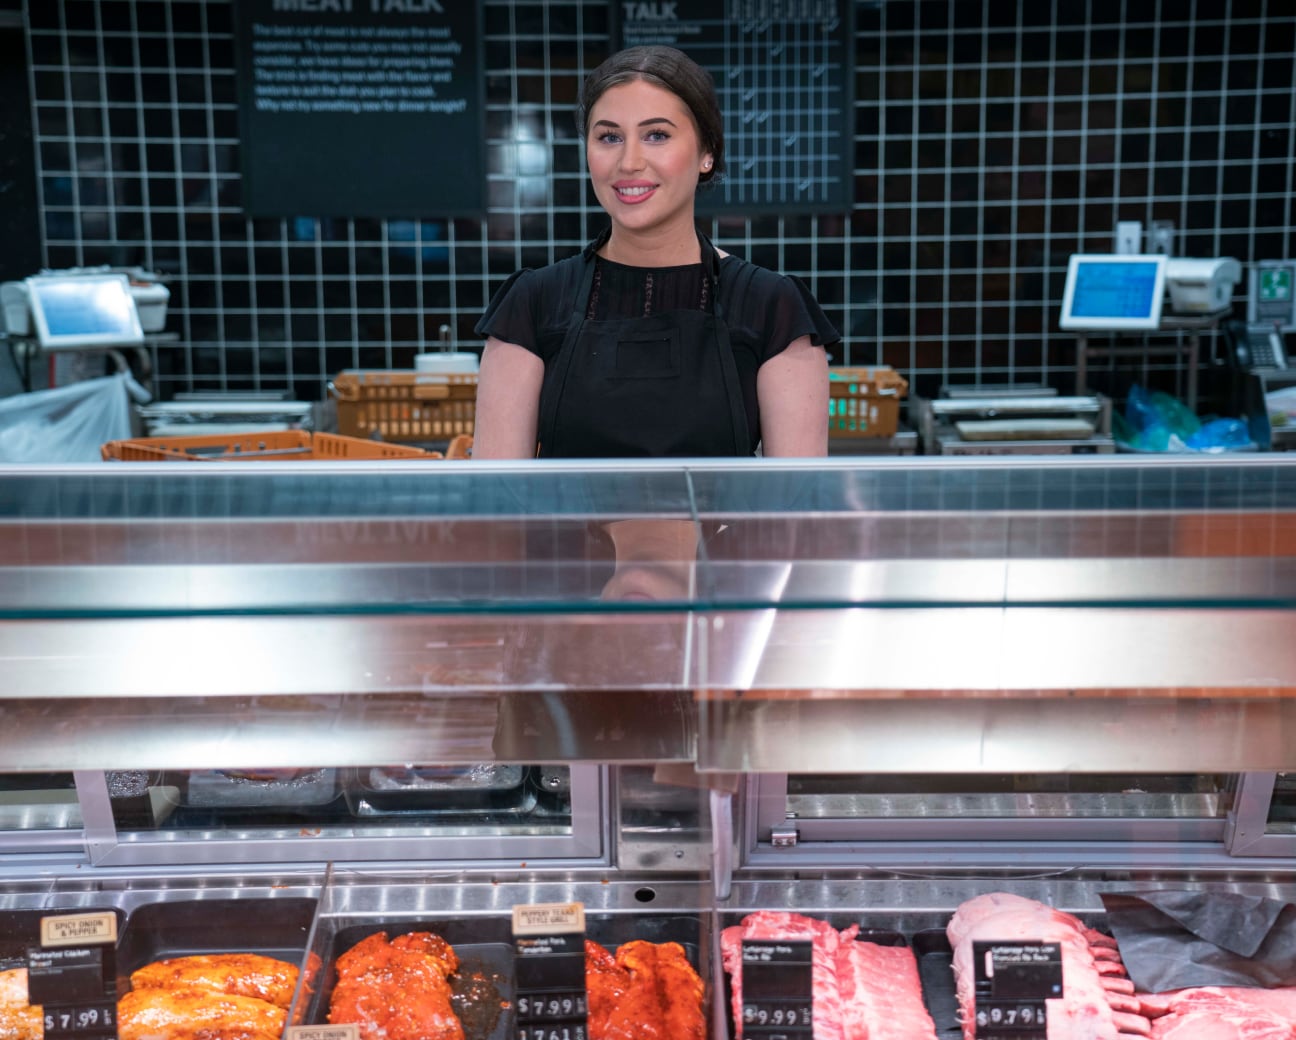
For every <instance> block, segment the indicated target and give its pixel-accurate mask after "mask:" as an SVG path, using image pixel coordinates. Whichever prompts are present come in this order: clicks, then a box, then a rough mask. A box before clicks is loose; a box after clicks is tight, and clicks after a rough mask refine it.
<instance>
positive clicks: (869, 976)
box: [837, 941, 936, 1040]
mask: <svg viewBox="0 0 1296 1040" xmlns="http://www.w3.org/2000/svg"><path fill="white" fill-rule="evenodd" d="M837 978H838V982H839V984H840V986H841V997H842V1012H843V1015H844V1018H845V1020H844V1023H843V1024H844V1026H845V1034H846V1037H847V1040H936V1026H935V1025H934V1024H933V1022H932V1018H931V1015H930V1014H928V1012H927V1007H926V1005H925V1004H924V1003H923V996H922V985H921V983H920V982H919V981H918V962H917V961H916V960H915V959H914V955H913V951H912V950H911V949H909V948H908V947H907V946H880V945H878V944H877V943H871V942H851V941H847V942H843V943H841V945H840V946H838V947H837Z"/></svg>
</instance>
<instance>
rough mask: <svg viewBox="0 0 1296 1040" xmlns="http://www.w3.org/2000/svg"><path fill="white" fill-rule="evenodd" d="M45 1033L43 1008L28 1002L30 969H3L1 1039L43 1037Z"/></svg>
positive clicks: (37, 1039) (0, 982) (0, 980)
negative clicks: (28, 973) (28, 972)
mask: <svg viewBox="0 0 1296 1040" xmlns="http://www.w3.org/2000/svg"><path fill="white" fill-rule="evenodd" d="M44 1035H45V1019H44V1015H43V1009H42V1008H41V1006H40V1005H39V1004H37V1005H35V1006H33V1005H31V1004H28V1003H27V969H26V968H10V969H9V970H7V971H0V1040H41V1037H43V1036H44Z"/></svg>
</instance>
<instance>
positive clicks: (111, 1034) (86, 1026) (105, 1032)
mask: <svg viewBox="0 0 1296 1040" xmlns="http://www.w3.org/2000/svg"><path fill="white" fill-rule="evenodd" d="M44 1011H45V1037H46V1040H56V1038H59V1037H71V1038H75V1040H117V1002H116V1001H115V1000H109V1001H102V1002H100V1003H98V1004H77V1005H76V1006H75V1007H50V1006H49V1005H46V1006H45V1008H44Z"/></svg>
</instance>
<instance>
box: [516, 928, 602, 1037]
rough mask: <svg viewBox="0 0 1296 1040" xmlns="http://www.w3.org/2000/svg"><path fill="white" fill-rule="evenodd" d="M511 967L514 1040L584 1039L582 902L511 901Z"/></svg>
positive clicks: (584, 1002)
mask: <svg viewBox="0 0 1296 1040" xmlns="http://www.w3.org/2000/svg"><path fill="white" fill-rule="evenodd" d="M513 970H514V976H515V979H516V984H517V995H516V997H515V998H514V1005H513V1006H514V1008H515V1009H516V1012H517V1029H516V1033H515V1038H516V1040H588V1031H587V1030H588V1026H587V1021H586V1018H587V1014H588V1011H589V1005H588V1003H587V1001H586V997H585V908H584V906H582V905H581V904H580V903H542V904H529V905H526V906H515V907H514V908H513Z"/></svg>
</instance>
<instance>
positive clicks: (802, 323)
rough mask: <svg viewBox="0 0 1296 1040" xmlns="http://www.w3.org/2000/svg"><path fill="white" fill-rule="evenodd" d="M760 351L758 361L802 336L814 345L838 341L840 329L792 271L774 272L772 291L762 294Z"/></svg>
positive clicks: (783, 348)
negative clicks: (762, 346) (762, 315)
mask: <svg viewBox="0 0 1296 1040" xmlns="http://www.w3.org/2000/svg"><path fill="white" fill-rule="evenodd" d="M766 300H767V305H766V311H765V316H764V317H765V320H764V322H763V325H764V329H765V342H764V353H763V355H762V357H761V364H764V363H765V362H766V361H768V360H769V359H770V358H772V357H774V356H775V355H776V354H781V353H782V352H783V351H784V350H786V349H787V346H788V344H789V343H791V342H792V341H793V340H795V339H800V338H801V337H802V336H809V337H810V342H811V343H813V344H814V345H815V346H818V347H831V346H834V345H835V344H837V343H840V342H841V333H839V332H838V331H837V329H836V328H834V327H833V323H832V322H831V321H829V320H828V316H827V315H826V314H824V312H823V308H822V307H820V306H819V301H818V300H816V299H815V298H814V295H813V294H812V293H811V292H810V290H809V288H807V286H806V284H805V283H804V282H802V281H801V279H800V278H797V277H796V276H795V275H779V276H777V280H776V284H775V287H774V291H773V292H771V293H769V295H768V296H767V297H766Z"/></svg>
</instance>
